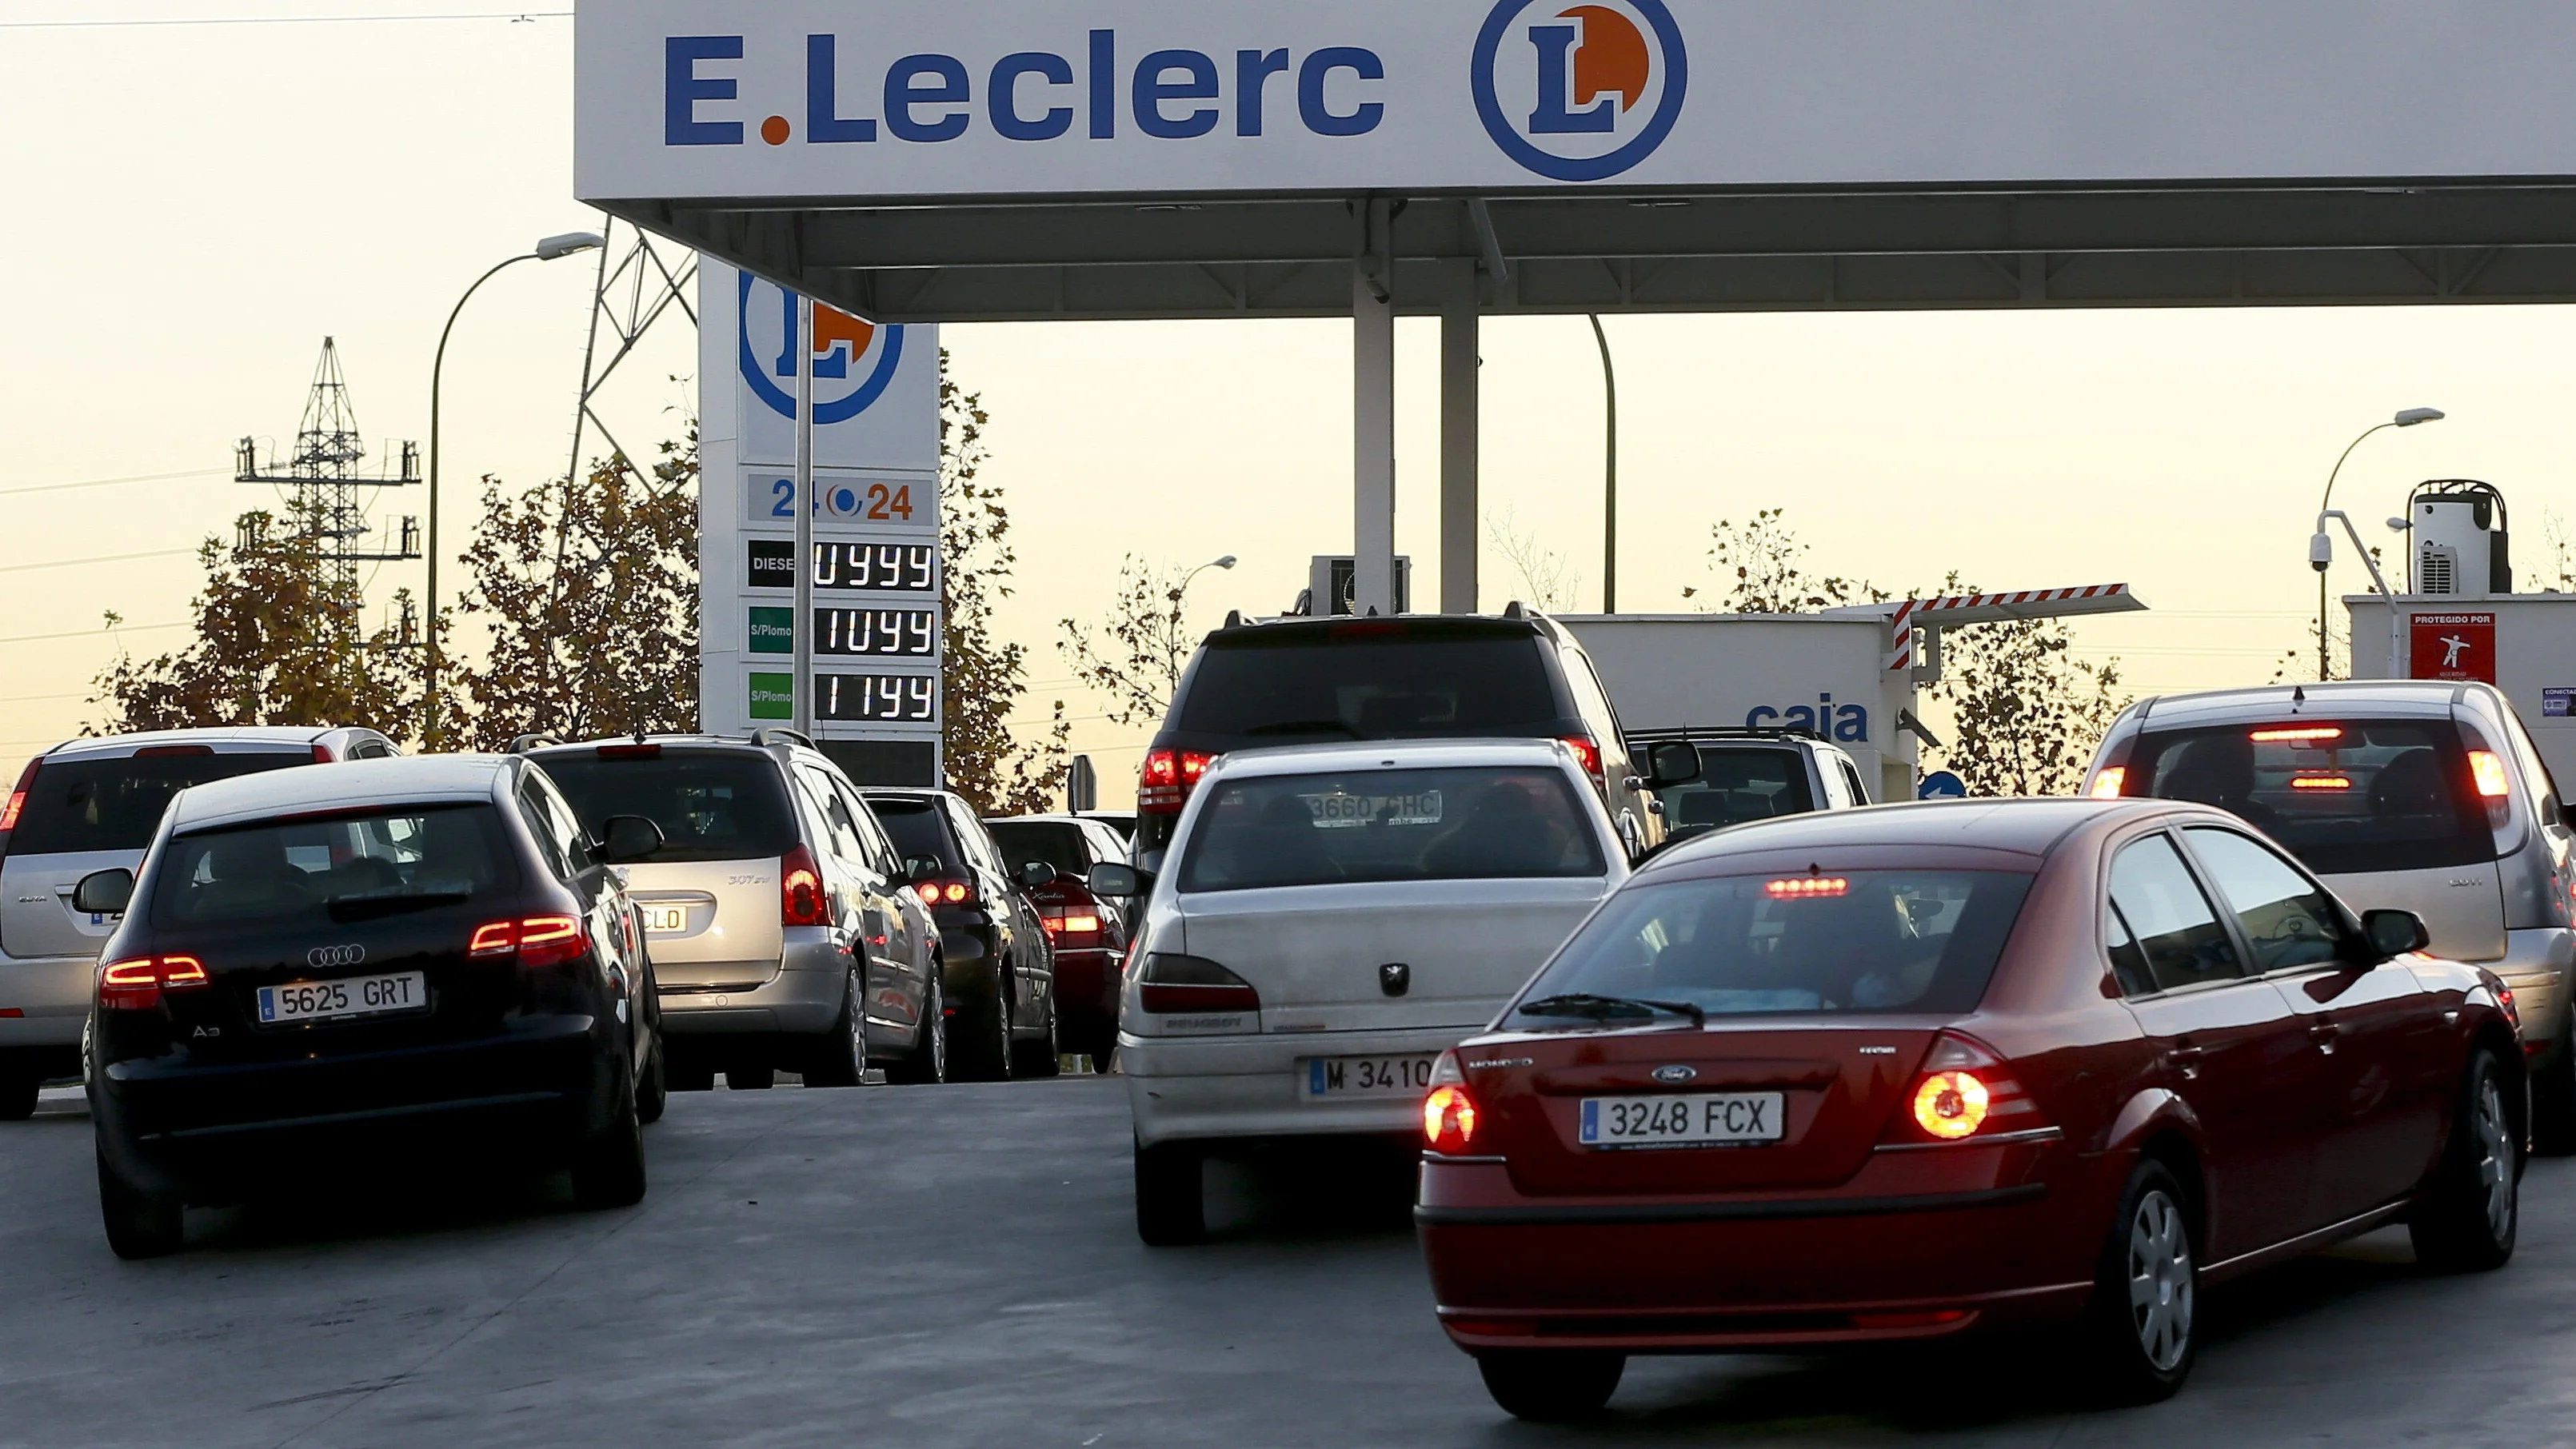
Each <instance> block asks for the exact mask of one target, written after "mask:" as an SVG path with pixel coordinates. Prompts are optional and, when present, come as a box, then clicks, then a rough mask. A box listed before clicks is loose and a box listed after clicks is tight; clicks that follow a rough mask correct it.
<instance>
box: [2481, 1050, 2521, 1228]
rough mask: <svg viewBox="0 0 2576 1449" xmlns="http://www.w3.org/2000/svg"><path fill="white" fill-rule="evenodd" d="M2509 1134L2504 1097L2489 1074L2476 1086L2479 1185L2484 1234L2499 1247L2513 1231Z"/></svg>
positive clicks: (2511, 1155)
mask: <svg viewBox="0 0 2576 1449" xmlns="http://www.w3.org/2000/svg"><path fill="white" fill-rule="evenodd" d="M2512 1132H2513V1126H2512V1121H2511V1119H2510V1118H2508V1117H2507V1116H2506V1115H2505V1110H2504V1093H2503V1092H2502V1091H2500V1090H2499V1089H2498V1088H2497V1087H2496V1082H2495V1077H2494V1076H2493V1075H2492V1074H2490V1075H2489V1076H2488V1077H2487V1078H2486V1079H2485V1080H2484V1081H2482V1082H2480V1083H2479V1084H2478V1120H2477V1134H2478V1154H2479V1155H2478V1183H2479V1185H2480V1186H2481V1187H2482V1188H2484V1189H2485V1192H2486V1210H2487V1232H2488V1233H2489V1235H2491V1236H2492V1237H2493V1238H2494V1240H2495V1241H2497V1242H2499V1243H2501V1242H2503V1241H2504V1240H2505V1238H2506V1237H2507V1235H2508V1234H2510V1233H2511V1232H2512V1231H2513V1214H2514V1206H2515V1204H2514V1181H2513V1137H2512Z"/></svg>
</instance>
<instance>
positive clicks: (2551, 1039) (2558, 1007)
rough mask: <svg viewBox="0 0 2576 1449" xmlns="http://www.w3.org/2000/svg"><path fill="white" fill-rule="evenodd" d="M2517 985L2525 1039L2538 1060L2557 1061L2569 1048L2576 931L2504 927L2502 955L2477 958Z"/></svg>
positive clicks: (2515, 996)
mask: <svg viewBox="0 0 2576 1449" xmlns="http://www.w3.org/2000/svg"><path fill="white" fill-rule="evenodd" d="M2478 964H2480V965H2483V966H2485V967H2486V968H2487V969H2488V970H2490V971H2493V972H2494V973H2495V974H2496V975H2498V976H2501V977H2503V978H2504V984H2505V985H2507V986H2510V987H2512V988H2513V1001H2514V1008H2515V1010H2516V1011H2517V1012H2518V1013H2519V1014H2520V1015H2521V1017H2522V1040H2523V1044H2524V1046H2525V1048H2526V1049H2528V1050H2531V1051H2532V1052H2533V1056H2534V1060H2535V1061H2537V1060H2542V1059H2546V1060H2548V1061H2553V1062H2554V1061H2555V1060H2556V1059H2557V1054H2558V1053H2559V1052H2560V1051H2563V1050H2565V1049H2566V1043H2565V1042H2564V1041H2562V1040H2561V1037H2562V1035H2563V1033H2562V1031H2561V1028H2562V1027H2563V1026H2564V1025H2565V1024H2566V1020H2567V1001H2568V992H2569V978H2570V976H2571V975H2576V931H2571V930H2568V929H2566V928H2564V927H2559V926H2544V927H2539V928H2536V929H2532V930H2525V931H2507V932H2505V948H2504V959H2502V960H2500V961H2485V962H2480V963H2478Z"/></svg>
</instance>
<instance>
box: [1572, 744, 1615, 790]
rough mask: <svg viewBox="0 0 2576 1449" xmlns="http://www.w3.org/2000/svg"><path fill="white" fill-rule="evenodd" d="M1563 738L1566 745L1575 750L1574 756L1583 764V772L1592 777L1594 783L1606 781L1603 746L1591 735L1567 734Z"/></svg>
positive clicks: (1598, 783)
mask: <svg viewBox="0 0 2576 1449" xmlns="http://www.w3.org/2000/svg"><path fill="white" fill-rule="evenodd" d="M1561 738H1563V739H1564V741H1565V747H1566V748H1567V749H1569V750H1572V751H1574V758H1575V759H1576V760H1577V761H1578V762H1580V763H1581V764H1582V766H1583V773H1585V774H1587V775H1590V776H1591V777H1592V783H1593V784H1595V785H1600V784H1604V783H1606V779H1607V777H1605V776H1604V775H1603V774H1602V773H1601V746H1600V745H1599V744H1598V743H1596V742H1595V741H1594V740H1593V738H1592V737H1591V736H1590V735H1565V736H1562V737H1561Z"/></svg>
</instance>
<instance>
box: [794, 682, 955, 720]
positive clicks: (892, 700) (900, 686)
mask: <svg viewBox="0 0 2576 1449" xmlns="http://www.w3.org/2000/svg"><path fill="white" fill-rule="evenodd" d="M814 689H815V695H814V701H815V703H816V704H817V705H818V706H819V709H818V710H817V712H816V714H815V718H817V719H828V720H843V721H851V722H856V723H863V724H929V723H931V722H933V721H935V720H937V719H938V718H939V676H937V675H935V674H822V675H817V676H815V679H814Z"/></svg>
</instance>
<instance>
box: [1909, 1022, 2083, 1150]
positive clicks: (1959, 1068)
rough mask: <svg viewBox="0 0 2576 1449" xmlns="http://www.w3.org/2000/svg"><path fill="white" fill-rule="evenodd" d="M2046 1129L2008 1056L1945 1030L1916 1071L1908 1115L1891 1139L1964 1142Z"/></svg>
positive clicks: (2036, 1105) (2036, 1104) (2037, 1109)
mask: <svg viewBox="0 0 2576 1449" xmlns="http://www.w3.org/2000/svg"><path fill="white" fill-rule="evenodd" d="M2044 1125H2046V1124H2045V1122H2044V1121H2043V1120H2042V1118H2041V1116H2040V1111H2039V1104H2038V1103H2037V1102H2034V1101H2032V1100H2031V1099H2030V1094H2029V1093H2027V1092H2024V1091H2023V1090H2022V1086H2021V1083H2020V1082H2019V1081H2018V1080H2016V1079H2015V1078H2014V1077H2013V1075H2012V1071H2011V1069H2010V1068H2009V1067H2008V1066H2007V1065H2006V1064H2005V1063H2004V1060H2003V1058H2001V1057H1998V1056H1996V1055H1995V1054H1994V1053H1993V1052H1991V1051H1988V1050H1987V1049H1986V1048H1985V1047H1983V1046H1981V1045H1979V1044H1978V1043H1976V1042H1974V1041H1971V1040H1970V1039H1968V1038H1967V1037H1964V1036H1959V1035H1956V1034H1954V1033H1950V1032H1943V1033H1942V1034H1941V1035H1940V1036H1939V1037H1938V1038H1936V1039H1935V1040H1934V1041H1933V1043H1932V1050H1931V1051H1929V1052H1927V1053H1925V1054H1924V1057H1923V1065H1922V1066H1921V1067H1919V1068H1917V1069H1916V1072H1915V1078H1914V1085H1913V1088H1912V1089H1911V1090H1910V1091H1908V1092H1907V1093H1906V1096H1905V1111H1904V1112H1903V1113H1902V1114H1901V1116H1900V1120H1899V1121H1898V1123H1897V1125H1896V1127H1895V1128H1894V1129H1893V1132H1892V1135H1893V1136H1895V1137H1896V1138H1897V1139H1898V1140H1900V1141H1915V1142H1920V1141H1924V1140H1927V1139H1928V1140H1930V1141H1933V1142H1964V1141H1967V1140H1969V1139H1971V1138H1974V1137H1978V1136H1981V1135H1982V1136H1993V1135H1995V1134H1996V1133H1999V1132H2020V1131H2026V1130H2028V1129H2030V1128H2033V1127H2039V1126H2044Z"/></svg>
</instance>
